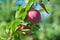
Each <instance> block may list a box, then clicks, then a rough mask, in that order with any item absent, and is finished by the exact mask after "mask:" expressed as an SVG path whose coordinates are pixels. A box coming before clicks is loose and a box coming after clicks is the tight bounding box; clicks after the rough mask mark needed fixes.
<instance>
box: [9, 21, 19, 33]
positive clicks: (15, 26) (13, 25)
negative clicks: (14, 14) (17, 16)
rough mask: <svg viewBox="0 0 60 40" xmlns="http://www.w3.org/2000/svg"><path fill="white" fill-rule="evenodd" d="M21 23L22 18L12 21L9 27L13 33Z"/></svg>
mask: <svg viewBox="0 0 60 40" xmlns="http://www.w3.org/2000/svg"><path fill="white" fill-rule="evenodd" d="M18 24H20V20H14V21H12V22H11V23H10V25H9V28H10V31H11V32H12V33H14V32H15V31H16V30H17V28H18V27H17V25H18Z"/></svg>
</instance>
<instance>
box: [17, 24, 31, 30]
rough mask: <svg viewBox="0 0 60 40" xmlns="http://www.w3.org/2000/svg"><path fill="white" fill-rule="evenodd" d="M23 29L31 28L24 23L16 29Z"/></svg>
mask: <svg viewBox="0 0 60 40" xmlns="http://www.w3.org/2000/svg"><path fill="white" fill-rule="evenodd" d="M25 29H29V30H31V28H30V27H28V26H25V25H22V26H21V27H19V28H18V30H25Z"/></svg>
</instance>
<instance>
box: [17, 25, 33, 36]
mask: <svg viewBox="0 0 60 40" xmlns="http://www.w3.org/2000/svg"><path fill="white" fill-rule="evenodd" d="M26 29H28V30H31V29H32V28H30V27H28V26H25V25H22V26H21V27H19V28H18V30H19V31H20V30H21V31H22V30H26ZM29 34H30V32H22V33H21V35H22V36H27V35H29Z"/></svg>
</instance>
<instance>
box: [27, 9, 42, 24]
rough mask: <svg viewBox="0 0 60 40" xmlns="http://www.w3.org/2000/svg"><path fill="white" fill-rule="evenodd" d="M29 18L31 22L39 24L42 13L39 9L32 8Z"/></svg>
mask: <svg viewBox="0 0 60 40" xmlns="http://www.w3.org/2000/svg"><path fill="white" fill-rule="evenodd" d="M27 19H28V21H29V22H30V23H31V24H38V23H39V22H40V20H41V14H40V12H39V11H38V10H30V11H29V12H28V14H27Z"/></svg>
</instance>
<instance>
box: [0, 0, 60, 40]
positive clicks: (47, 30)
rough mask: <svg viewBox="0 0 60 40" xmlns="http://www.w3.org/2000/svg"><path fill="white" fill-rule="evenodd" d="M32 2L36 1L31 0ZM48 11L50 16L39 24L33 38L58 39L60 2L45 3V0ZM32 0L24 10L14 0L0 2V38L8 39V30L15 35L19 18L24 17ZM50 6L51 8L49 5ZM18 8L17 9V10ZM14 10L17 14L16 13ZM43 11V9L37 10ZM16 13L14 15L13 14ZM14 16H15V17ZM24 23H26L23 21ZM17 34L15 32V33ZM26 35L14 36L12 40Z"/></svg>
mask: <svg viewBox="0 0 60 40" xmlns="http://www.w3.org/2000/svg"><path fill="white" fill-rule="evenodd" d="M33 2H34V3H36V2H37V1H36V0H35V1H34V0H33ZM43 3H45V5H46V8H47V10H48V11H50V12H51V16H50V17H48V18H47V19H46V22H45V23H40V24H39V27H40V28H39V31H36V33H35V35H36V36H34V34H33V36H34V37H35V40H60V38H59V37H60V8H59V7H60V2H59V0H58V1H57V0H51V2H50V4H48V3H47V0H46V1H45V0H44V2H43ZM31 4H32V1H31V0H30V1H29V2H28V4H27V6H26V8H25V10H24V12H22V14H21V12H20V11H22V9H24V7H23V6H20V7H18V5H17V4H16V0H6V1H5V2H4V3H0V40H9V38H10V34H9V32H11V33H13V35H15V34H14V33H15V31H16V29H17V28H18V27H16V26H17V25H18V24H19V23H20V22H22V21H21V20H20V21H19V18H21V19H22V20H24V19H25V17H26V14H27V11H28V10H29V9H30V7H31ZM50 6H51V9H49V7H50ZM18 8H19V9H18ZM17 10H18V11H17ZM16 11H17V12H18V14H16ZM39 11H40V12H43V11H44V10H39ZM15 14H16V15H15ZM22 15H23V16H22ZM15 16H16V17H15ZM25 24H26V23H25ZM16 34H17V33H16ZM28 39H29V36H27V37H22V36H21V37H16V36H14V37H13V39H12V40H28Z"/></svg>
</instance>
